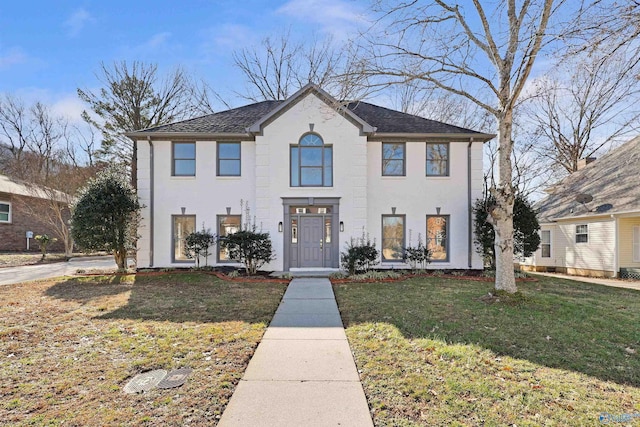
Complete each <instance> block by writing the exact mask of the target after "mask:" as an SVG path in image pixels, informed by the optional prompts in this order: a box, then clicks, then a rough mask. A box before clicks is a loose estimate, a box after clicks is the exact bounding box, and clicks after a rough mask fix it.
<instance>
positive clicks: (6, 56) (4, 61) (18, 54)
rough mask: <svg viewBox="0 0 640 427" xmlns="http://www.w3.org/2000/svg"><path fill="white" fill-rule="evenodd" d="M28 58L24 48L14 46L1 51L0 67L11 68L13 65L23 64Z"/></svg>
mask: <svg viewBox="0 0 640 427" xmlns="http://www.w3.org/2000/svg"><path fill="white" fill-rule="evenodd" d="M26 60H27V55H26V54H25V53H24V52H23V51H22V49H20V48H17V47H12V48H10V49H7V50H6V51H4V52H3V51H0V69H2V68H9V67H11V66H12V65H16V64H21V63H23V62H25V61H26Z"/></svg>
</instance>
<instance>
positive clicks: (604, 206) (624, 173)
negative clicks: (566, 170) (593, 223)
mask: <svg viewBox="0 0 640 427" xmlns="http://www.w3.org/2000/svg"><path fill="white" fill-rule="evenodd" d="M638 171H640V136H639V137H636V138H634V139H632V140H631V141H628V142H626V143H625V144H623V145H621V146H620V147H618V148H616V149H615V150H613V151H611V152H610V153H608V154H606V155H604V156H603V157H602V158H600V159H598V160H596V161H594V162H593V163H590V164H588V165H587V166H585V167H584V168H583V169H581V170H579V171H576V172H574V173H572V174H571V175H569V176H567V177H566V178H565V179H563V180H562V181H561V182H560V183H559V184H558V185H557V186H556V188H555V190H554V192H553V193H552V194H550V195H548V196H547V197H545V198H544V199H542V200H541V201H540V202H538V203H537V204H536V208H537V209H538V210H539V212H540V220H541V222H549V221H553V220H556V219H559V218H571V217H584V216H598V215H609V214H614V213H622V212H633V211H640V174H639V173H638ZM578 194H588V195H590V196H592V197H593V200H592V201H591V202H588V203H584V204H582V203H580V202H579V201H577V200H576V196H577V195H578Z"/></svg>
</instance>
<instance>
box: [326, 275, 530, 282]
mask: <svg viewBox="0 0 640 427" xmlns="http://www.w3.org/2000/svg"><path fill="white" fill-rule="evenodd" d="M416 277H437V278H439V279H452V280H468V281H472V282H493V281H495V278H494V277H481V276H454V275H447V274H438V275H436V274H407V275H402V276H399V277H388V278H385V279H366V280H353V279H349V278H345V279H332V278H329V280H331V283H332V284H342V283H374V282H400V281H402V280H407V279H413V278H416ZM537 281H538V279H536V278H535V277H525V278H519V279H516V282H537Z"/></svg>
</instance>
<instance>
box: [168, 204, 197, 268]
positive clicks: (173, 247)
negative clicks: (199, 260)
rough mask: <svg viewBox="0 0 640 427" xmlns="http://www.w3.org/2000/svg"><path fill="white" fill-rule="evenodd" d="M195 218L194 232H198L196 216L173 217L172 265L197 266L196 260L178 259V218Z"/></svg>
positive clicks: (178, 215)
mask: <svg viewBox="0 0 640 427" xmlns="http://www.w3.org/2000/svg"><path fill="white" fill-rule="evenodd" d="M187 217H190V218H193V230H194V231H195V230H196V224H197V221H196V216H195V215H181V214H176V215H171V263H172V264H195V262H196V260H195V259H176V218H187Z"/></svg>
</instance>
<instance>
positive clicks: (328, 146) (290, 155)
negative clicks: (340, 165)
mask: <svg viewBox="0 0 640 427" xmlns="http://www.w3.org/2000/svg"><path fill="white" fill-rule="evenodd" d="M309 135H315V136H317V137H318V138H320V141H322V145H321V146H320V145H318V146H314V145H300V142H301V141H302V140H303V139H304V138H305V137H307V136H309ZM303 147H312V148H314V147H315V148H318V147H320V148H322V165H321V166H314V167H316V168H318V167H319V168H321V170H322V184H321V185H303V184H302V168H303V167H309V166H302V148H303ZM293 148H297V149H298V166H297V167H298V185H293V168H292V162H291V160H292V159H293ZM325 148H330V149H331V185H325V173H324V171H325V167H326V165H325V161H324V160H325ZM333 163H334V162H333V144H326V143H325V142H324V138H322V136H321V135H320V134H318V133H316V132H305V133H304V134H302V136H301V137H300V139H298V143H297V144H290V145H289V187H291V188H302V187H311V188H332V187H333V183H334V182H335V176H334V173H333Z"/></svg>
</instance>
